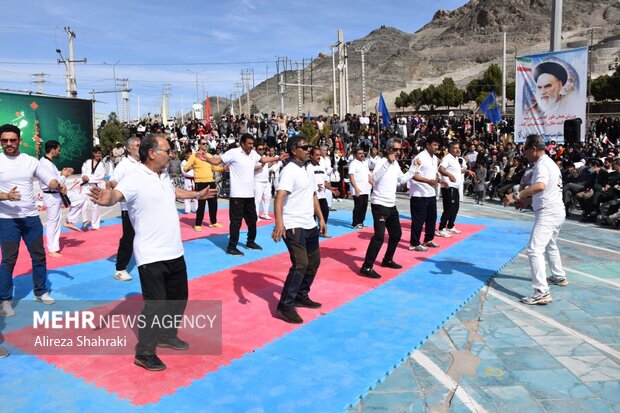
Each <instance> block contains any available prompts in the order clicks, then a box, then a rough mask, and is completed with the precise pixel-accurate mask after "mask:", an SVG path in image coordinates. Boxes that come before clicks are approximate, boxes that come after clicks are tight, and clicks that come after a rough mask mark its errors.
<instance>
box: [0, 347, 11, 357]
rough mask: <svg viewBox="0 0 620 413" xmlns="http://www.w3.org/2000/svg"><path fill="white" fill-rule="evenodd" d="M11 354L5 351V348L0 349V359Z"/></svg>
mask: <svg viewBox="0 0 620 413" xmlns="http://www.w3.org/2000/svg"><path fill="white" fill-rule="evenodd" d="M9 354H10V353H9V350H7V349H5V348H4V347H0V359H3V358H5V357H7V356H8V355H9Z"/></svg>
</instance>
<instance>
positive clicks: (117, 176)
mask: <svg viewBox="0 0 620 413" xmlns="http://www.w3.org/2000/svg"><path fill="white" fill-rule="evenodd" d="M139 165H140V138H138V137H136V136H134V137H131V138H129V139H128V140H127V156H126V157H124V158H123V159H122V160H121V161H120V162H119V164H118V165H117V166H116V169H114V175H113V176H112V179H111V180H110V186H111V187H112V188H116V185H118V183H119V182H120V180H121V179H122V178H123V177H125V176H127V175H128V174H130V173H131V172H133V171H134V170H135V169H136V168H137V167H138V166H139ZM121 220H122V224H123V236H122V237H121V239H120V240H119V241H118V252H117V253H116V271H115V272H114V279H115V280H118V281H130V280H131V279H132V278H131V275H129V273H128V272H127V265H128V264H129V260H130V259H131V254H133V239H134V237H135V232H134V230H133V225H131V221H130V220H129V213H128V212H127V204H126V203H125V202H121Z"/></svg>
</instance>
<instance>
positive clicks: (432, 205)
mask: <svg viewBox="0 0 620 413" xmlns="http://www.w3.org/2000/svg"><path fill="white" fill-rule="evenodd" d="M438 148H439V138H438V137H434V136H431V137H429V138H428V139H427V140H426V144H425V149H424V150H423V151H422V152H420V153H419V154H418V155H417V156H416V157H415V158H414V159H413V162H412V163H411V167H410V168H409V170H410V171H411V170H412V169H415V170H416V171H415V172H414V175H413V180H412V181H411V185H410V187H409V196H410V197H411V198H410V199H409V209H410V212H411V240H410V242H409V251H419V252H424V251H428V248H429V247H430V248H439V245H438V244H437V243H436V242H435V241H433V239H434V238H435V221H436V220H437V192H436V188H437V187H438V186H439V179H438V177H437V176H438V165H437V163H438V162H437V157H436V156H435V153H436V152H437V149H438ZM422 226H424V244H422V243H420V236H421V235H422Z"/></svg>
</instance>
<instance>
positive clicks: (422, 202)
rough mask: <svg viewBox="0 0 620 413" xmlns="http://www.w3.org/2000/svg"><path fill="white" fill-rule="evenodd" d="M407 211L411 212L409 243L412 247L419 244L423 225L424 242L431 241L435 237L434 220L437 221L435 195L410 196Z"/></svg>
mask: <svg viewBox="0 0 620 413" xmlns="http://www.w3.org/2000/svg"><path fill="white" fill-rule="evenodd" d="M409 211H410V212H411V240H410V241H409V244H410V245H412V246H414V247H416V246H418V245H420V236H421V235H422V226H423V225H424V242H430V241H432V240H433V238H435V221H437V197H434V196H429V197H419V196H412V197H411V198H410V199H409Z"/></svg>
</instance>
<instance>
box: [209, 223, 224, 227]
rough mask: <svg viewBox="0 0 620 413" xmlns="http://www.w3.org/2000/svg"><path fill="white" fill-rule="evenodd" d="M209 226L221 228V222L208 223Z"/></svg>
mask: <svg viewBox="0 0 620 413" xmlns="http://www.w3.org/2000/svg"><path fill="white" fill-rule="evenodd" d="M209 228H222V224H218V223H217V222H216V223H215V224H209Z"/></svg>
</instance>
